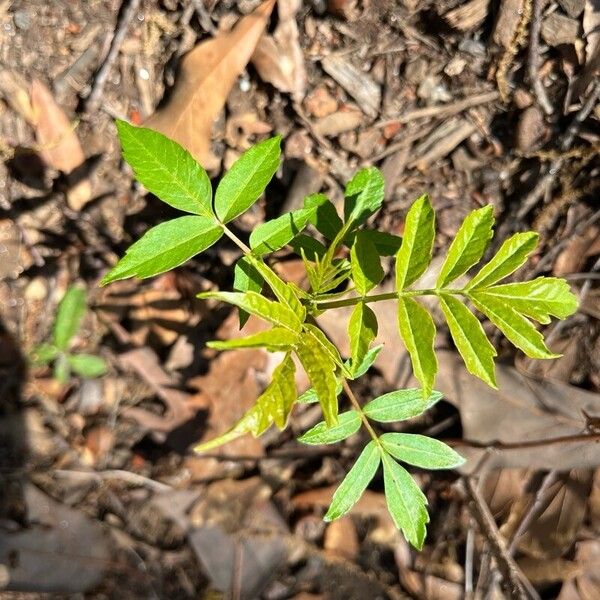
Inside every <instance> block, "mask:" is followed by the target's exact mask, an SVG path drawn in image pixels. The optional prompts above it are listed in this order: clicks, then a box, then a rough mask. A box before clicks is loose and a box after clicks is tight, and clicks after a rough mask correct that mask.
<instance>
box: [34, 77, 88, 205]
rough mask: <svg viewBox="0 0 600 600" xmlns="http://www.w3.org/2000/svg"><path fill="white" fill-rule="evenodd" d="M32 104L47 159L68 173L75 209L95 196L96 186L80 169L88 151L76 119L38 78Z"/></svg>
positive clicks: (35, 125)
mask: <svg viewBox="0 0 600 600" xmlns="http://www.w3.org/2000/svg"><path fill="white" fill-rule="evenodd" d="M31 107H32V111H33V112H32V115H33V122H32V123H31V124H32V125H33V127H34V129H35V136H36V139H37V143H38V146H39V147H40V155H41V157H42V159H43V160H44V162H45V163H46V164H47V165H49V166H51V167H52V168H54V169H58V170H59V171H62V172H63V173H65V175H66V176H67V180H68V183H69V189H68V191H67V202H68V204H69V206H70V207H71V208H72V209H73V210H77V211H78V210H81V208H82V207H83V206H84V205H85V204H86V203H87V202H89V201H90V200H91V199H92V187H91V184H90V181H89V180H88V179H87V178H84V177H83V178H82V176H81V175H80V174H78V173H77V170H78V167H81V165H83V163H84V161H85V154H84V153H83V148H82V147H81V143H80V141H79V138H78V137H77V134H76V132H75V127H74V125H73V123H71V122H70V121H69V119H68V118H67V115H66V114H65V112H64V111H63V109H62V108H61V107H60V106H59V105H58V104H57V103H56V101H55V100H54V97H53V96H52V93H51V92H50V90H49V89H48V88H47V87H46V86H45V85H44V84H43V83H42V82H41V81H38V80H37V79H35V80H34V81H33V82H32V84H31Z"/></svg>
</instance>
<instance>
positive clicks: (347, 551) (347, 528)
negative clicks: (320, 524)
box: [323, 517, 359, 560]
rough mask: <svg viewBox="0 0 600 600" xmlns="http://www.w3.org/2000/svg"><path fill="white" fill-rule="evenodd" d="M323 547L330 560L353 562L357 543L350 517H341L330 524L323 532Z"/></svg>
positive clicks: (356, 535) (356, 553) (357, 549)
mask: <svg viewBox="0 0 600 600" xmlns="http://www.w3.org/2000/svg"><path fill="white" fill-rule="evenodd" d="M323 546H324V548H325V550H326V551H327V553H328V554H329V555H330V556H331V557H332V558H342V559H346V560H355V559H356V557H357V556H358V551H359V543H358V534H357V533H356V527H355V526H354V522H353V521H352V519H351V518H350V517H343V518H342V519H337V520H336V521H333V522H332V523H330V524H329V525H328V527H327V529H326V530H325V537H324V539H323Z"/></svg>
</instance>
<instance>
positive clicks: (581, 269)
mask: <svg viewBox="0 0 600 600" xmlns="http://www.w3.org/2000/svg"><path fill="white" fill-rule="evenodd" d="M254 11H259V12H258V13H255V12H254ZM257 14H262V15H263V16H262V21H261V20H260V19H259V18H257V16H256V15H257ZM265 24H266V27H265ZM232 29H233V33H231V34H230V33H228V32H229V31H231V30H232ZM209 40H214V41H213V42H211V44H210V45H209V46H207V45H206V42H207V41H209ZM203 44H204V45H203ZM599 68H600V3H599V2H598V0H556V1H554V0H502V2H491V1H490V0H468V1H463V0H443V1H440V2H434V1H432V0H311V1H305V2H301V1H300V0H278V1H277V3H276V4H275V2H274V0H267V1H266V2H264V3H261V1H260V0H221V1H217V0H86V1H80V2H77V1H74V0H72V1H63V2H47V1H43V0H0V155H1V158H2V161H1V163H0V257H1V259H0V319H1V321H0V482H1V485H0V506H1V515H2V518H1V520H0V590H2V589H5V590H6V591H0V597H2V598H42V597H46V594H54V596H53V597H58V598H61V597H62V598H168V599H175V598H205V599H209V598H232V599H251V598H263V599H265V600H284V599H295V600H311V599H314V600H318V599H340V600H342V599H344V600H347V599H351V600H353V599H356V600H362V599H367V598H382V599H391V600H395V599H400V598H421V599H438V598H439V599H442V600H446V599H459V598H502V597H514V598H525V597H530V598H559V599H560V600H574V599H577V598H582V599H597V598H600V539H599V534H600V468H599V467H600V444H599V443H598V442H599V436H600V421H599V419H600V341H599V334H600V287H599V286H598V281H599V279H600V235H599V233H600V204H599V203H598V191H599V187H600V178H599V170H600V161H599V160H598V156H599V149H600V103H599V97H600V82H599V80H598V71H599ZM182 107H185V108H186V110H187V111H188V112H189V111H191V114H192V115H193V116H194V118H193V119H192V121H186V120H181V119H178V118H177V116H178V115H179V114H180V113H181V111H182ZM188 109H189V110H188ZM117 118H119V119H125V120H127V121H130V122H131V123H133V124H136V125H141V124H147V125H148V126H151V127H152V126H155V127H156V128H158V129H160V130H161V131H163V132H165V133H167V134H168V135H170V136H172V137H175V138H176V139H177V140H178V141H180V143H182V144H184V145H185V146H186V147H188V148H189V149H190V150H191V151H192V152H193V153H194V155H195V156H196V157H197V158H198V159H199V160H200V161H201V162H202V164H203V165H204V166H205V167H206V169H207V170H208V171H209V174H210V175H211V177H214V178H215V181H216V180H217V178H218V177H219V175H221V174H222V173H223V172H224V171H225V170H227V169H228V168H229V167H230V166H231V164H232V163H233V161H234V160H235V159H236V158H237V157H238V156H240V154H241V153H242V152H243V151H244V150H246V149H247V148H248V147H249V146H250V145H251V144H253V143H255V142H256V141H258V140H261V139H264V138H265V137H268V136H269V135H274V134H280V135H281V136H282V139H283V142H282V147H283V157H282V158H283V160H282V166H281V168H280V170H279V171H278V173H277V174H276V176H275V178H274V180H273V181H272V182H271V184H270V185H269V187H268V189H267V193H266V195H265V197H264V198H262V199H261V200H260V201H259V202H258V203H257V204H256V205H255V206H254V207H253V208H252V209H251V210H250V211H249V212H248V213H246V214H245V215H243V217H241V218H239V219H237V220H236V222H235V228H236V231H237V233H238V234H239V236H240V237H242V238H247V236H248V235H249V233H250V232H251V231H252V230H253V229H254V228H255V227H256V226H257V225H258V224H260V223H262V222H263V221H264V220H265V218H272V217H275V216H277V215H279V214H281V213H282V212H286V211H289V210H293V209H296V208H299V207H300V206H301V205H302V200H303V198H304V197H305V196H306V195H307V194H309V193H312V192H317V191H323V192H324V193H326V194H327V195H328V196H329V197H330V198H331V199H332V200H333V201H334V202H335V203H336V204H338V205H339V203H340V202H341V201H342V199H343V188H344V184H345V183H346V181H347V180H348V179H349V178H350V177H351V176H352V174H353V173H354V172H355V171H356V170H357V169H358V168H359V167H361V166H364V165H376V166H378V167H379V168H380V169H381V170H382V172H383V174H384V176H385V179H386V189H385V203H384V207H383V209H382V211H381V213H380V214H379V216H378V217H377V225H378V227H379V228H380V229H383V230H386V231H389V232H390V233H395V234H398V235H401V234H402V229H403V225H404V218H405V215H406V211H407V209H408V207H409V206H410V204H411V202H412V201H413V200H414V199H415V198H417V197H419V196H420V195H421V194H423V193H425V192H427V193H428V194H429V195H430V196H431V201H432V204H433V206H434V208H435V210H436V212H437V217H438V238H437V242H436V250H435V256H436V257H437V258H434V262H435V261H436V260H438V261H439V258H442V257H443V256H444V253H445V251H446V249H447V247H448V244H449V242H450V240H451V239H452V237H453V235H454V234H455V233H456V230H457V228H458V226H459V224H460V222H461V221H462V219H463V218H464V217H465V216H466V214H468V213H469V212H470V211H471V210H473V209H475V208H478V207H480V206H483V205H485V204H489V203H491V204H493V206H494V212H495V215H496V220H497V226H496V237H495V240H494V248H497V247H498V245H499V244H500V243H501V242H502V241H503V240H505V239H506V238H507V237H508V236H510V235H511V234H513V233H515V232H517V231H524V230H529V229H535V230H536V231H538V232H539V233H540V243H539V246H538V248H537V250H536V253H535V256H534V258H533V260H532V261H530V263H529V264H528V266H527V267H526V268H525V269H524V270H523V271H521V272H520V273H519V277H523V278H524V277H527V278H533V277H535V276H538V275H542V274H543V275H551V276H560V277H565V278H567V279H568V280H569V282H570V283H571V285H572V287H573V290H574V291H575V292H576V293H577V294H578V296H579V298H580V309H579V311H578V312H577V314H575V315H574V316H572V317H570V318H569V319H567V320H566V321H564V322H561V323H560V324H556V323H553V324H550V325H544V326H543V327H542V330H543V333H544V334H545V336H546V337H547V339H548V340H549V345H550V347H551V348H552V349H553V350H554V351H556V352H560V353H561V354H562V357H561V358H560V359H558V360H555V361H531V360H529V359H526V358H525V357H524V356H523V355H520V354H519V353H516V352H515V351H514V350H512V349H511V348H509V347H508V346H507V345H506V344H505V341H504V340H503V339H502V338H500V337H496V338H494V340H493V341H494V344H495V345H496V347H497V349H498V352H499V356H500V364H499V366H498V371H499V380H500V389H501V391H496V390H493V389H491V388H487V387H486V386H484V385H483V384H481V383H480V382H479V381H477V380H475V379H474V378H471V377H469V376H468V375H467V374H466V373H465V372H464V368H463V367H462V365H461V364H460V362H459V361H457V359H456V356H457V355H456V353H455V350H454V348H453V346H452V342H451V339H450V337H449V335H448V333H447V330H446V329H444V327H443V325H440V328H439V331H440V335H439V339H438V347H439V348H440V351H441V356H442V359H441V361H440V363H441V364H440V375H439V378H438V382H437V384H436V387H437V388H438V389H440V390H441V391H442V392H443V393H444V394H445V399H444V401H442V402H440V403H439V404H438V405H436V407H435V409H434V410H432V411H430V412H428V413H427V415H426V416H423V417H420V418H417V419H415V420H413V421H410V422H409V423H408V425H406V424H403V426H404V429H403V430H405V431H411V432H417V433H426V434H428V435H433V436H435V437H437V438H439V439H442V440H447V441H450V442H452V443H453V445H455V446H456V447H457V449H458V450H459V451H461V452H462V453H463V454H464V455H465V456H466V457H467V458H468V461H467V463H466V465H465V466H464V467H462V468H461V469H460V470H459V471H450V472H444V471H442V472H434V473H422V472H417V470H415V476H416V477H417V479H418V482H419V484H420V486H421V487H422V489H423V490H424V492H425V494H426V496H427V498H428V501H429V509H430V512H431V523H430V524H429V528H428V529H429V531H428V536H427V539H426V542H425V547H424V549H423V551H422V552H420V553H418V552H415V551H414V550H413V549H411V548H410V547H409V546H408V544H407V543H406V542H405V541H404V539H403V538H402V536H401V534H399V533H398V531H397V530H396V528H395V527H394V525H393V523H392V521H391V518H390V517H389V515H388V513H387V511H386V508H385V499H384V495H383V484H382V481H381V479H376V480H375V482H374V483H373V484H372V485H371V487H370V489H369V490H368V491H367V492H366V494H365V496H364V497H363V498H362V499H361V501H360V502H359V503H358V505H357V506H356V507H355V509H354V510H353V511H352V513H351V514H350V515H349V516H347V517H344V518H342V519H340V520H338V521H335V522H333V523H330V524H327V523H325V522H323V520H322V516H323V513H324V511H325V510H326V508H327V506H328V504H329V502H330V500H331V495H332V492H333V490H334V489H335V487H336V486H337V484H338V483H339V482H340V480H341V479H342V477H343V476H344V474H345V473H346V472H347V471H348V469H349V468H350V466H351V464H352V463H353V461H354V460H355V458H356V456H357V451H358V448H359V447H360V446H359V445H358V443H359V442H360V440H359V441H358V442H357V441H356V440H354V438H350V439H349V440H347V441H345V442H344V443H342V444H339V445H336V446H335V447H334V446H322V447H313V448H309V447H306V446H302V445H301V444H299V443H298V442H297V441H296V438H297V437H298V435H300V433H301V432H303V431H305V430H306V429H307V428H309V427H311V426H312V425H314V424H315V423H316V422H317V421H318V420H319V414H318V412H317V411H316V410H315V409H314V408H311V407H310V406H309V405H306V406H303V407H302V408H301V409H299V410H297V411H295V413H294V416H293V419H292V422H291V425H290V427H289V428H288V430H286V431H285V432H283V433H281V434H278V433H276V432H271V431H268V432H267V433H266V434H265V435H264V436H263V437H261V438H259V439H258V440H256V439H253V438H251V437H244V438H242V439H240V440H237V441H236V442H235V443H233V444H231V445H228V446H224V447H223V448H221V449H219V451H216V452H215V453H214V454H211V455H210V456H200V455H196V454H194V453H193V452H192V448H193V447H194V445H195V444H197V443H198V442H200V441H205V440H207V439H210V438H211V437H214V436H215V434H218V433H221V432H223V431H225V430H226V429H227V428H228V427H230V426H231V425H232V424H233V423H234V422H235V421H236V420H237V419H239V417H240V416H241V415H242V414H243V412H244V411H245V410H246V409H247V408H248V407H249V406H250V405H251V404H252V402H253V401H254V400H255V399H256V397H257V396H258V395H259V393H260V391H261V390H262V389H263V388H264V385H265V382H266V380H267V378H268V374H269V373H270V372H271V370H272V368H273V361H272V358H271V357H270V356H269V355H268V354H267V353H266V352H264V351H262V350H258V349H257V350H248V351H245V352H243V353H238V352H233V353H223V354H220V353H217V352H215V351H214V350H210V349H207V348H206V341H207V340H210V339H215V338H221V339H226V338H227V337H233V336H237V335H239V334H238V332H237V315H236V314H235V313H234V312H232V311H230V310H228V309H226V308H225V307H223V306H222V305H208V304H207V303H206V302H201V301H199V300H197V299H196V297H195V296H196V294H197V293H198V292H199V291H206V290H212V289H217V288H219V289H231V284H232V268H231V266H232V264H233V263H234V262H235V260H236V259H237V258H238V257H239V250H238V249H237V248H236V247H235V246H233V245H232V244H231V243H229V242H228V241H227V240H225V239H223V240H221V241H220V242H219V243H218V244H217V245H215V246H214V247H213V248H212V249H211V250H210V251H209V252H207V253H204V254H202V255H201V256H199V257H196V258H194V259H192V260H191V261H189V262H188V263H186V264H185V265H184V266H182V267H180V268H178V269H176V270H175V271H174V272H170V273H167V274H164V275H161V276H158V277H155V278H152V279H146V280H143V281H139V280H126V281H120V282H117V283H114V284H111V285H109V286H107V287H104V288H101V287H99V281H100V279H101V278H102V277H103V275H105V274H106V272H107V270H108V269H109V268H110V267H111V266H113V265H114V264H115V262H116V261H117V259H118V257H120V256H122V255H123V253H124V251H125V249H126V248H127V247H128V246H129V245H130V244H131V243H132V242H133V241H134V240H136V239H138V238H139V237H140V236H141V235H142V234H143V233H144V232H145V231H146V230H147V229H148V228H150V227H152V226H154V225H157V224H158V223H161V222H162V221H164V220H166V219H167V218H169V217H171V216H173V215H174V214H176V213H175V211H173V210H171V209H170V208H169V207H167V206H166V205H164V204H162V203H161V202H159V201H158V200H157V199H156V198H154V197H153V196H151V195H150V194H147V193H146V192H145V190H144V189H143V188H142V187H141V186H140V185H139V184H137V183H136V182H135V181H134V179H133V175H132V172H131V169H130V168H129V167H128V165H127V164H126V163H124V162H123V160H122V159H121V155H120V147H119V142H118V138H117V135H116V128H115V119H117ZM299 264H300V265H301V262H300V261H299V260H298V257H296V256H294V255H292V254H291V253H286V252H285V251H284V252H281V253H280V272H281V274H282V276H283V277H285V278H288V279H291V280H294V281H298V273H299V268H298V267H299ZM438 264H439V263H438ZM385 268H386V273H387V275H388V279H390V276H391V273H390V270H391V269H392V263H391V261H390V262H388V263H387V264H386V265H385ZM298 282H299V283H302V282H301V281H298ZM73 283H79V284H80V285H84V286H85V288H86V291H87V302H88V311H87V313H86V315H85V318H84V321H83V326H82V328H81V330H80V331H79V333H78V334H77V336H76V339H75V345H74V348H75V349H76V350H77V351H80V352H87V353H91V354H96V355H99V356H101V357H102V358H103V359H104V360H105V361H106V363H107V365H108V371H107V373H106V375H104V376H102V377H98V378H93V379H80V378H78V377H75V376H73V377H72V378H71V379H70V380H69V381H68V382H67V383H59V382H57V381H56V380H55V379H54V378H53V374H52V371H51V370H50V369H48V368H47V367H35V366H32V365H31V364H30V361H29V359H28V357H29V356H30V354H31V351H32V349H33V348H34V347H35V346H36V345H38V344H40V343H43V342H46V341H48V340H49V337H50V335H51V332H52V326H53V321H54V317H55V315H56V310H57V305H58V303H59V301H60V300H61V298H62V297H63V295H64V293H65V291H66V290H67V288H68V287H69V286H70V285H72V284H73ZM383 310H386V309H383ZM393 310H394V309H393V306H391V307H390V308H389V311H390V312H388V313H383V321H381V315H380V323H382V322H383V325H382V326H381V331H380V335H379V341H380V342H381V343H385V345H386V347H385V349H384V351H383V352H382V354H381V356H380V360H379V361H378V362H377V363H376V368H374V369H372V370H371V371H370V372H369V375H368V377H367V378H366V382H365V383H364V384H361V387H360V388H357V390H356V392H357V394H358V396H359V399H360V400H361V401H365V400H368V399H369V398H372V397H374V396H375V395H377V394H382V393H384V392H387V391H390V390H393V389H398V388H400V387H406V385H407V383H408V382H409V378H408V376H407V368H406V367H407V360H406V354H405V350H404V347H403V346H402V343H401V342H400V340H399V338H398V337H397V333H396V331H395V321H396V316H395V314H394V312H393ZM323 326H324V327H325V328H326V329H327V332H328V334H329V335H330V336H331V338H332V339H333V340H335V341H336V342H337V343H338V344H339V347H340V348H341V349H342V351H343V352H345V351H346V350H347V340H346V331H345V320H344V319H340V318H339V315H338V316H337V317H335V318H329V319H326V320H325V321H324V322H323ZM586 436H589V439H585V438H586ZM507 573H508V574H509V575H510V577H511V578H514V579H515V580H516V581H517V582H519V585H518V586H516V587H515V588H514V589H513V590H512V591H510V590H509V591H507V589H508V588H510V585H507V581H506V577H507ZM509 583H510V582H509ZM522 590H525V591H524V592H523V591H522Z"/></svg>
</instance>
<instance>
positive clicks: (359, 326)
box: [348, 302, 377, 366]
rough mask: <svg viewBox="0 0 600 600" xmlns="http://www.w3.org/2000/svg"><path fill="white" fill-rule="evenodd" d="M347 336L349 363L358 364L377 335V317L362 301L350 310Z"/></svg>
mask: <svg viewBox="0 0 600 600" xmlns="http://www.w3.org/2000/svg"><path fill="white" fill-rule="evenodd" d="M348 336H349V338H350V352H351V354H350V355H351V357H352V362H351V365H356V366H358V365H360V364H361V363H362V362H363V360H364V359H365V356H366V355H367V352H368V351H369V346H370V345H371V342H372V341H373V340H374V339H375V338H376V337H377V317H376V316H375V313H374V312H373V311H372V310H371V309H370V308H369V307H368V306H367V305H366V304H365V303H364V302H359V303H358V304H357V305H356V306H355V307H354V310H353V311H352V315H351V316H350V320H349V321H348Z"/></svg>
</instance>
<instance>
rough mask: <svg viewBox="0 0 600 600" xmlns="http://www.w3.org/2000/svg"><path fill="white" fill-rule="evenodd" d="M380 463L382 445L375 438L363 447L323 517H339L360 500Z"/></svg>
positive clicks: (330, 518)
mask: <svg viewBox="0 0 600 600" xmlns="http://www.w3.org/2000/svg"><path fill="white" fill-rule="evenodd" d="M380 463H381V446H380V445H379V444H378V443H377V442H376V441H375V440H373V441H371V442H369V443H368V444H367V445H366V446H365V447H364V448H363V451H362V452H361V453H360V456H359V457H358V458H357V459H356V462H355V463H354V465H353V467H352V468H351V469H350V470H349V471H348V473H347V474H346V477H344V479H343V481H342V483H340V485H339V487H338V489H337V490H336V491H335V493H334V494H333V498H332V500H331V504H330V505H329V510H328V511H327V513H326V514H325V516H324V517H323V518H324V519H325V520H326V521H334V520H335V519H339V518H340V517H342V516H343V515H345V514H346V513H347V512H348V511H349V510H350V509H351V508H352V507H353V506H354V505H355V504H356V503H357V502H358V501H359V500H360V497H361V496H362V494H363V492H364V491H365V490H366V489H367V486H368V485H369V483H370V482H371V479H373V477H375V473H377V469H378V468H379V464H380Z"/></svg>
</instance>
